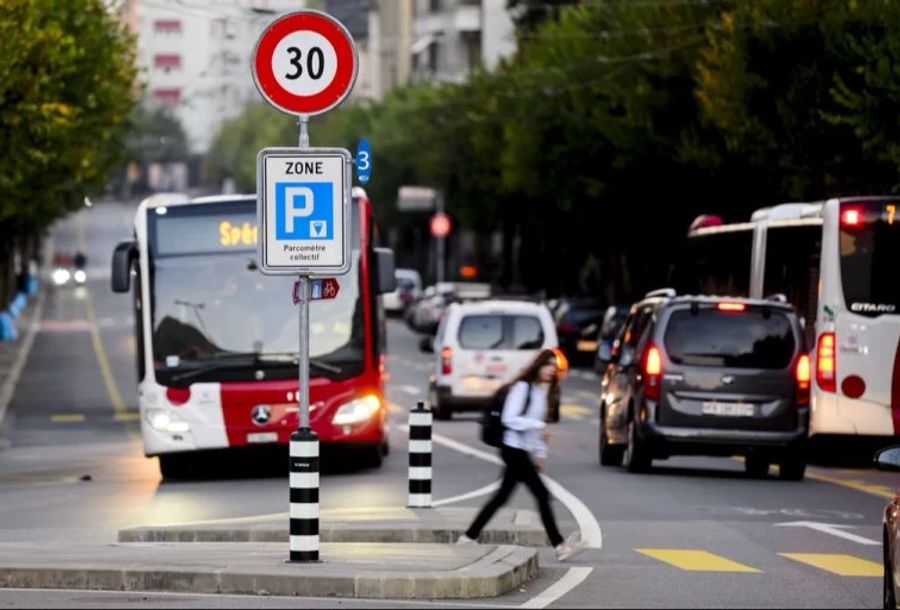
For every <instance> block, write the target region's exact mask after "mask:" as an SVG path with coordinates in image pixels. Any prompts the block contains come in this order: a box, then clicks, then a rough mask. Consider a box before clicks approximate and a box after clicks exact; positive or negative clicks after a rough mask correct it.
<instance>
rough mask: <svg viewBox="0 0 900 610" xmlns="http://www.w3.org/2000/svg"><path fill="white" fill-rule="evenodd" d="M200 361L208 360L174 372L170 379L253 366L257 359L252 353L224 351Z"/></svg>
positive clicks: (188, 377) (181, 378) (174, 379)
mask: <svg viewBox="0 0 900 610" xmlns="http://www.w3.org/2000/svg"><path fill="white" fill-rule="evenodd" d="M201 362H208V364H205V366H199V367H197V368H195V369H189V370H187V371H183V372H181V373H176V374H175V375H172V381H182V380H184V379H191V378H193V377H198V376H200V375H204V374H206V373H211V372H213V371H219V370H222V369H229V368H234V367H240V366H253V365H255V364H257V362H258V360H257V355H256V354H252V353H250V354H242V353H230V354H229V353H226V354H218V355H216V356H214V357H213V358H210V359H203V360H201Z"/></svg>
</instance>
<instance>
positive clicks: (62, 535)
mask: <svg viewBox="0 0 900 610" xmlns="http://www.w3.org/2000/svg"><path fill="white" fill-rule="evenodd" d="M132 214H133V208H130V207H128V206H125V205H116V204H99V205H96V206H95V207H94V208H91V209H85V210H83V211H81V212H80V213H78V214H76V215H73V216H72V217H70V218H69V219H67V220H66V221H63V222H61V223H59V224H58V225H57V227H56V228H55V231H54V246H55V248H56V251H58V252H72V251H74V250H75V249H76V248H78V247H81V248H84V249H85V251H86V252H87V254H88V259H89V268H88V283H87V285H86V286H84V287H73V286H66V287H62V288H52V289H50V291H49V293H48V295H47V299H46V303H45V307H44V311H43V315H42V320H41V330H40V332H39V333H38V336H37V339H36V341H35V344H34V347H33V350H32V352H31V354H30V357H29V359H28V361H27V365H26V368H25V371H24V373H23V375H22V377H21V379H20V381H19V384H18V387H17V390H16V393H15V395H14V398H13V401H12V403H11V405H10V410H9V413H8V414H7V417H6V420H5V421H4V423H3V426H2V429H0V541H42V542H47V543H51V542H52V543H55V544H77V543H78V541H87V540H92V541H97V540H103V541H109V542H113V541H115V539H116V533H117V531H118V530H119V529H120V528H123V527H129V526H136V525H147V524H154V523H179V522H187V521H195V520H201V519H216V518H226V517H245V516H252V515H260V514H271V513H278V512H283V511H285V510H286V508H287V506H286V505H287V501H286V496H287V489H286V488H287V481H286V477H285V476H284V474H283V473H281V472H279V471H278V469H277V468H275V469H274V470H273V468H272V467H271V466H267V465H260V464H255V463H254V464H246V463H245V464H234V463H227V462H223V464H222V468H221V472H219V473H218V474H219V476H217V477H215V478H213V479H212V480H208V481H197V482H177V483H163V482H161V481H160V477H159V474H158V469H157V465H156V461H155V460H153V459H147V458H145V457H144V456H143V452H142V448H141V443H140V437H139V434H138V425H137V421H136V419H137V411H136V409H137V399H136V392H135V386H136V382H135V370H134V349H135V344H134V339H133V327H132V324H133V322H132V317H131V309H130V301H129V298H128V297H127V296H125V295H116V294H113V293H112V292H111V291H110V289H109V269H108V265H109V257H110V253H111V251H112V248H113V246H114V245H115V243H116V242H117V241H118V240H120V239H124V238H127V237H128V236H129V233H130V221H131V216H132ZM417 344H418V338H417V337H416V336H415V335H414V334H413V333H411V332H410V331H408V330H407V329H406V328H405V326H403V325H402V324H401V323H399V322H397V321H392V322H391V323H390V327H389V350H390V356H389V360H388V363H389V368H390V373H391V379H390V382H389V398H390V400H391V403H392V407H391V422H392V429H391V444H392V448H393V451H392V453H391V455H390V456H389V457H388V458H387V460H386V462H385V464H384V466H383V467H382V468H381V469H379V470H359V469H356V468H355V467H354V465H353V464H352V463H348V460H346V459H345V458H342V457H341V456H337V457H335V458H334V459H335V460H336V461H339V462H340V463H337V464H334V465H332V466H329V465H328V464H323V469H325V470H326V471H328V473H327V474H325V475H324V476H323V478H322V484H321V485H322V488H321V503H322V507H323V509H328V508H343V507H350V506H353V507H360V506H361V505H364V506H367V507H387V506H404V505H405V503H406V434H405V432H404V430H403V428H402V425H403V424H404V423H405V420H406V413H405V412H406V410H407V409H409V408H410V407H412V406H414V404H415V402H416V400H418V399H422V398H424V396H425V389H426V385H427V376H428V367H429V358H430V357H429V356H426V355H424V354H420V353H419V352H418V347H417ZM598 387H599V384H598V381H597V379H596V378H595V377H594V376H593V375H592V374H591V373H590V372H588V371H575V372H573V374H572V375H571V376H570V378H569V379H567V381H566V382H565V385H564V390H563V401H562V402H563V407H562V421H561V422H560V424H558V425H557V426H554V427H553V429H552V432H553V438H552V440H551V458H550V460H549V472H548V475H549V476H550V477H552V478H553V479H554V480H555V481H557V483H558V489H557V492H558V497H560V498H563V499H565V500H566V501H565V502H563V501H557V502H555V508H556V510H557V513H558V516H559V518H560V521H561V523H562V525H563V530H564V531H571V530H573V529H575V528H577V527H578V526H579V525H581V526H582V529H583V530H584V527H585V526H586V525H587V526H591V524H592V523H593V524H598V525H599V527H600V528H601V529H602V535H603V545H602V548H601V549H592V550H589V551H587V552H585V553H584V554H583V555H581V556H580V557H579V558H578V559H577V560H575V561H574V562H572V564H571V565H569V564H565V565H561V564H559V563H557V562H556V561H555V559H554V558H553V557H552V555H551V554H550V553H549V552H544V553H543V554H542V556H541V563H542V566H543V567H545V568H546V570H545V573H544V574H543V576H542V577H541V578H540V579H539V580H538V581H536V582H534V583H532V584H530V585H529V586H528V587H526V588H525V589H523V590H521V591H518V592H514V593H512V594H510V595H508V596H506V597H503V598H499V599H496V600H485V601H484V603H483V604H481V605H488V606H519V605H522V604H530V605H531V607H536V606H540V604H543V603H547V602H550V603H551V605H553V606H559V607H569V606H580V607H597V606H616V607H620V606H628V607H701V606H713V607H726V606H729V607H763V606H772V607H811V606H815V607H854V608H856V607H868V608H871V607H876V606H879V605H880V603H881V599H880V595H881V578H880V560H881V546H880V540H881V526H880V524H881V510H882V507H883V506H884V504H885V502H886V496H887V495H888V493H889V491H888V490H889V489H891V488H898V487H900V482H898V481H897V480H896V479H892V478H890V477H889V476H888V475H885V474H883V473H876V472H872V471H870V470H857V469H848V468H823V467H817V468H813V469H811V476H809V477H808V478H807V480H805V481H804V482H802V483H789V482H782V481H780V480H778V479H777V478H776V477H771V478H769V479H766V480H754V479H750V478H747V477H745V476H744V474H743V466H742V464H741V463H740V462H738V461H736V460H731V459H707V458H684V459H672V460H669V461H666V462H659V463H657V465H656V468H655V469H654V471H653V472H652V473H651V474H647V475H629V474H627V473H626V472H625V471H624V470H622V469H617V468H601V467H600V466H599V464H598V460H597V435H598V425H599V421H598V417H597V403H596V395H597V390H598ZM435 433H436V435H437V436H438V437H439V438H440V439H442V440H440V441H439V442H437V443H436V447H435V457H434V460H435V480H434V497H435V499H436V500H438V501H442V500H449V501H451V502H454V500H455V502H454V504H455V505H457V506H477V505H479V504H480V503H481V502H483V501H484V500H485V499H486V497H485V496H483V495H481V496H476V497H469V498H467V499H462V500H458V499H457V498H458V497H459V496H461V495H467V494H469V493H470V492H474V491H476V490H482V489H484V488H485V487H486V486H489V485H490V484H492V483H494V482H495V481H496V480H497V478H498V474H499V468H498V467H497V466H496V465H494V464H493V463H491V462H490V461H489V459H490V457H491V455H492V454H491V452H490V451H489V450H487V449H488V448H485V447H484V446H483V445H480V443H479V441H478V430H477V424H476V423H475V418H474V417H473V416H459V417H457V418H455V419H454V420H453V421H449V422H436V424H435ZM466 446H468V447H472V448H473V449H474V450H475V451H474V452H469V453H468V454H466ZM479 452H481V453H479ZM236 469H237V470H240V475H239V476H235V475H234V471H235V470H236ZM513 501H514V503H515V505H518V506H521V507H527V508H531V507H532V506H533V503H532V501H531V499H530V498H529V497H528V495H527V493H526V492H525V491H522V490H520V491H519V492H517V495H516V496H515V498H514V500H513ZM579 507H580V508H579ZM798 522H801V523H806V524H807V525H797V523H798ZM809 523H818V524H822V523H826V524H831V525H836V526H839V527H837V528H833V529H831V530H829V531H820V530H817V529H813V528H811V527H810V526H809V525H808V524H809ZM785 524H793V525H785ZM817 527H818V526H817ZM835 532H837V533H835ZM842 533H843V536H842V535H841V534H842ZM572 568H578V569H572ZM548 587H549V588H550V590H549V591H547V589H548ZM545 591H546V594H545V597H539V596H540V595H541V594H542V593H544V592H545ZM556 594H560V595H559V596H556ZM536 596H537V597H536ZM173 604H174V605H178V606H182V605H183V606H203V607H207V606H213V607H250V606H251V605H252V606H254V607H256V606H264V607H276V606H287V605H290V606H304V607H331V606H334V605H342V606H345V607H354V608H355V607H361V606H363V605H365V606H376V607H395V606H396V604H393V603H392V604H385V603H380V602H377V603H376V602H372V603H368V602H359V601H347V602H337V601H336V600H298V599H278V598H265V599H263V598H235V597H216V598H209V597H206V596H184V595H177V596H175V595H168V596H167V595H162V594H112V593H109V594H107V593H97V592H66V591H63V592H56V591H54V592H51V591H4V592H3V593H2V594H0V608H7V607H28V606H47V605H52V606H71V607H79V606H90V607H102V606H120V605H134V606H149V607H156V606H171V605H173ZM400 605H401V606H405V605H406V604H400ZM417 605H421V604H417ZM452 605H454V606H461V605H463V604H452Z"/></svg>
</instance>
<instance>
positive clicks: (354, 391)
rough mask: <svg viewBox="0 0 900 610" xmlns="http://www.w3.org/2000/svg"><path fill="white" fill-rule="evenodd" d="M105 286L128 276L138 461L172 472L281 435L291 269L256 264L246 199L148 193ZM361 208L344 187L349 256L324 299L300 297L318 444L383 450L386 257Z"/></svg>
mask: <svg viewBox="0 0 900 610" xmlns="http://www.w3.org/2000/svg"><path fill="white" fill-rule="evenodd" d="M134 236H135V239H134V241H128V242H123V243H120V244H119V245H118V246H117V247H116V250H115V253H114V254H113V275H112V286H113V290H114V291H116V292H128V291H129V290H131V279H132V278H133V279H134V282H133V303H134V313H135V329H136V335H137V365H138V404H139V407H140V415H141V418H140V421H141V433H142V436H143V441H144V452H145V454H146V455H147V456H159V464H160V470H161V472H162V474H163V476H164V477H179V476H184V474H185V473H187V472H189V470H190V469H191V468H192V462H194V461H195V460H196V457H197V453H196V452H198V451H203V450H213V449H225V448H236V447H245V446H252V445H263V444H275V443H279V444H284V445H286V444H287V443H288V440H289V437H290V434H291V433H292V432H293V431H294V430H295V429H296V428H297V425H298V400H299V397H298V393H297V390H298V370H297V369H298V367H297V349H298V344H299V326H298V324H299V322H298V313H297V309H296V306H295V305H294V303H293V299H292V288H293V283H294V281H295V280H294V278H292V277H290V276H281V277H272V276H265V275H263V274H262V273H261V272H260V271H259V270H258V268H257V257H258V255H257V240H258V231H257V226H256V197H255V196H254V195H251V196H217V197H207V198H201V199H194V200H188V199H187V198H186V197H183V196H182V197H180V198H179V197H174V196H172V197H162V198H161V197H152V198H150V199H148V200H146V201H144V202H143V203H141V205H140V206H139V208H138V211H137V214H136V215H135V220H134ZM375 241H376V233H375V226H374V221H373V212H372V204H371V203H370V201H369V199H368V198H367V197H366V194H365V192H364V191H363V190H362V189H359V188H355V189H354V190H353V204H352V242H351V244H352V245H351V248H352V265H351V268H350V272H349V273H348V274H347V275H344V276H341V277H339V278H338V282H339V286H340V289H339V291H338V294H337V297H336V298H334V299H332V300H323V301H314V302H312V303H311V304H310V356H311V365H310V388H309V390H310V421H311V425H312V427H313V429H314V430H315V432H316V433H317V434H318V435H319V438H320V440H321V442H322V443H323V444H325V443H340V444H343V445H352V446H354V448H357V449H359V450H360V452H357V453H362V455H363V456H364V460H363V461H364V462H365V463H367V464H370V465H380V463H381V458H382V456H383V455H384V454H385V453H386V452H387V443H388V437H387V433H386V425H387V414H386V403H385V398H384V377H385V373H384V352H385V323H384V314H383V311H382V308H381V305H380V298H379V296H380V294H382V293H384V292H386V291H390V290H392V289H393V288H394V263H393V253H392V252H391V251H390V250H386V249H384V248H376V247H375Z"/></svg>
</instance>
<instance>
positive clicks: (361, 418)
mask: <svg viewBox="0 0 900 610" xmlns="http://www.w3.org/2000/svg"><path fill="white" fill-rule="evenodd" d="M380 409H381V399H380V398H378V396H376V395H375V394H369V395H367V396H363V397H362V398H357V399H356V400H351V401H350V402H347V403H344V404H342V405H341V406H340V408H339V409H338V410H337V412H336V413H335V414H334V417H333V418H332V419H331V423H333V424H335V425H336V426H349V425H352V424H361V423H363V422H365V421H368V420H369V419H371V418H372V416H373V415H375V414H376V413H378V411H379V410H380Z"/></svg>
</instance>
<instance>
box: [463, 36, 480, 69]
mask: <svg viewBox="0 0 900 610" xmlns="http://www.w3.org/2000/svg"><path fill="white" fill-rule="evenodd" d="M462 43H463V48H464V49H465V52H466V66H467V67H468V68H469V70H474V69H476V68H478V66H480V65H481V32H464V33H463V35H462Z"/></svg>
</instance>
